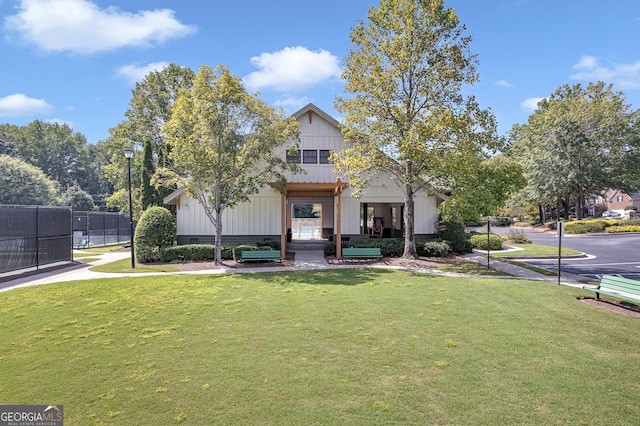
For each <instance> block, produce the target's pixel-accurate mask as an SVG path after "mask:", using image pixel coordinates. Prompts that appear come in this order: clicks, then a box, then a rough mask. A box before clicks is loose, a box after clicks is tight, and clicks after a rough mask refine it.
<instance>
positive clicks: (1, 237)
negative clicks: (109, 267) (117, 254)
mask: <svg viewBox="0 0 640 426" xmlns="http://www.w3.org/2000/svg"><path fill="white" fill-rule="evenodd" d="M129 231H130V226H129V218H128V217H126V216H124V215H122V214H120V213H113V212H74V211H72V209H71V208H70V207H51V206H9V205H0V274H6V273H10V272H14V271H20V270H27V269H39V268H41V267H43V266H52V265H55V264H57V263H61V264H62V263H65V262H71V261H72V260H73V248H88V247H100V246H107V245H115V244H124V243H128V242H130V240H131V238H130V234H129Z"/></svg>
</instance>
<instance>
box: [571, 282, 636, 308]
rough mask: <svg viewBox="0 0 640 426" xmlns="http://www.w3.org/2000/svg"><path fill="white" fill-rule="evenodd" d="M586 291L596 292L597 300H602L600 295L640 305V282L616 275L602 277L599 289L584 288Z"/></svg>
mask: <svg viewBox="0 0 640 426" xmlns="http://www.w3.org/2000/svg"><path fill="white" fill-rule="evenodd" d="M582 288H583V289H585V290H590V291H595V293H596V300H600V293H602V294H606V295H609V296H613V297H617V298H620V299H626V300H630V301H632V302H636V303H640V281H636V280H632V279H629V278H623V277H617V276H615V275H602V278H600V283H599V284H598V286H597V287H592V286H582Z"/></svg>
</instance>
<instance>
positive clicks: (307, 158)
mask: <svg viewBox="0 0 640 426" xmlns="http://www.w3.org/2000/svg"><path fill="white" fill-rule="evenodd" d="M302 162H303V163H304V164H318V151H317V150H315V149H305V150H303V151H302Z"/></svg>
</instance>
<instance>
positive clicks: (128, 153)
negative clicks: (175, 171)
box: [124, 148, 136, 268]
mask: <svg viewBox="0 0 640 426" xmlns="http://www.w3.org/2000/svg"><path fill="white" fill-rule="evenodd" d="M124 156H125V157H126V158H127V170H128V171H129V235H130V236H131V267H132V268H135V267H136V261H135V257H134V256H135V254H134V250H133V202H132V201H131V159H132V158H133V149H131V148H125V149H124Z"/></svg>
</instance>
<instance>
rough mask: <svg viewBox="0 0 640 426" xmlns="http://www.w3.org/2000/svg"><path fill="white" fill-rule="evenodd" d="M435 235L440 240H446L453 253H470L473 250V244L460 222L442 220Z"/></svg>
mask: <svg viewBox="0 0 640 426" xmlns="http://www.w3.org/2000/svg"><path fill="white" fill-rule="evenodd" d="M436 236H437V238H438V239H440V240H445V241H447V242H448V243H449V246H450V247H451V250H453V252H455V253H471V252H472V251H473V245H472V244H471V241H470V240H469V235H468V234H467V233H466V232H465V230H464V225H463V224H462V223H458V222H443V223H441V224H440V229H439V230H438V233H437V234H436Z"/></svg>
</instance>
